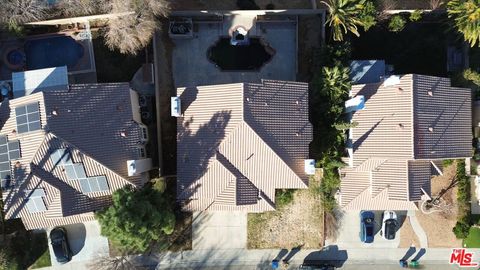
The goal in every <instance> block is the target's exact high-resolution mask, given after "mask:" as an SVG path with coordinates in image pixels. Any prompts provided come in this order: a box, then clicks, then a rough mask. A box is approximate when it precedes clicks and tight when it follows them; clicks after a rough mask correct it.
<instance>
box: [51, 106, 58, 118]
mask: <svg viewBox="0 0 480 270" xmlns="http://www.w3.org/2000/svg"><path fill="white" fill-rule="evenodd" d="M52 115H55V116H57V115H58V111H57V109H56V108H55V109H53V111H52Z"/></svg>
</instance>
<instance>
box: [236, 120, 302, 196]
mask: <svg viewBox="0 0 480 270" xmlns="http://www.w3.org/2000/svg"><path fill="white" fill-rule="evenodd" d="M243 122H244V123H245V125H246V126H247V127H248V128H249V129H250V130H252V131H253V133H254V134H255V136H257V137H258V138H259V139H260V140H261V141H262V142H263V144H264V145H265V146H266V147H267V148H268V149H269V150H270V151H272V152H273V153H274V154H275V156H276V157H277V158H278V159H279V160H281V161H282V162H283V164H284V165H285V166H286V167H287V168H288V170H290V171H291V172H292V173H293V174H294V175H295V176H296V177H297V179H298V180H299V181H300V182H302V183H304V184H305V182H303V180H302V178H300V176H298V174H297V173H296V172H295V171H294V170H293V169H292V168H291V167H290V166H289V165H288V164H287V163H286V162H285V160H283V158H282V157H281V156H280V155H278V153H277V152H275V150H273V149H272V147H270V145H269V144H268V143H266V142H265V141H264V140H263V139H262V137H261V136H260V135H258V133H257V132H256V131H255V130H254V129H253V128H252V127H251V126H250V125H249V124H248V123H247V121H245V120H243ZM252 183H253V182H252ZM305 186H307V185H305ZM307 187H308V186H307Z"/></svg>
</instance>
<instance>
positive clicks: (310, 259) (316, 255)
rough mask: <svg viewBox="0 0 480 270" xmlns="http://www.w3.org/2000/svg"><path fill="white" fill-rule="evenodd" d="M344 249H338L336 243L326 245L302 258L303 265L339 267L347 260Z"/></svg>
mask: <svg viewBox="0 0 480 270" xmlns="http://www.w3.org/2000/svg"><path fill="white" fill-rule="evenodd" d="M347 259H348V254H347V251H346V250H339V249H338V246H337V245H330V246H326V247H324V248H323V249H321V250H319V251H314V252H312V253H310V254H308V255H307V256H306V257H305V259H303V265H304V266H326V265H328V266H334V267H337V268H340V267H342V266H343V264H344V263H345V262H346V261H347Z"/></svg>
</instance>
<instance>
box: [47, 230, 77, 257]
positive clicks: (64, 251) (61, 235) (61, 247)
mask: <svg viewBox="0 0 480 270" xmlns="http://www.w3.org/2000/svg"><path fill="white" fill-rule="evenodd" d="M50 243H51V245H52V248H53V252H54V253H55V258H56V259H57V262H59V263H62V264H63V263H67V262H69V261H70V260H71V259H72V251H71V250H70V246H69V245H68V239H67V231H66V230H65V228H63V227H56V228H54V229H53V230H51V231H50Z"/></svg>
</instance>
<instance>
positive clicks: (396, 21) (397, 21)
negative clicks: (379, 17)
mask: <svg viewBox="0 0 480 270" xmlns="http://www.w3.org/2000/svg"><path fill="white" fill-rule="evenodd" d="M405 24H406V22H405V19H403V17H402V16H400V15H393V16H392V18H390V22H389V23H388V30H390V31H392V32H400V31H402V30H403V28H405Z"/></svg>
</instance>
